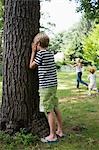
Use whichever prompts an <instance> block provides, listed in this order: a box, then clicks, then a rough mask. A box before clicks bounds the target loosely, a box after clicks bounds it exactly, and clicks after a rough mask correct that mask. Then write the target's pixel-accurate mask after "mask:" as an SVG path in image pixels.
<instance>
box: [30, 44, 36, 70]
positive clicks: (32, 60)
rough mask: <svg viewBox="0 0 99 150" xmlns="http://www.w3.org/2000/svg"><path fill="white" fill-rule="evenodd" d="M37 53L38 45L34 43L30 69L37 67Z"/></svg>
mask: <svg viewBox="0 0 99 150" xmlns="http://www.w3.org/2000/svg"><path fill="white" fill-rule="evenodd" d="M35 54H36V45H35V44H32V54H31V58H30V64H29V68H30V69H34V68H36V67H37V64H36V62H35V61H34V58H35Z"/></svg>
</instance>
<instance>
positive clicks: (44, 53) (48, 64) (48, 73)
mask: <svg viewBox="0 0 99 150" xmlns="http://www.w3.org/2000/svg"><path fill="white" fill-rule="evenodd" d="M34 61H35V62H36V64H37V65H38V76H39V87H40V88H45V87H52V86H56V85H57V74H56V65H55V62H54V55H53V53H51V52H50V51H48V50H40V51H37V53H36V57H35V59H34Z"/></svg>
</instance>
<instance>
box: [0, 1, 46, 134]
mask: <svg viewBox="0 0 99 150" xmlns="http://www.w3.org/2000/svg"><path fill="white" fill-rule="evenodd" d="M39 19H40V2H39V0H5V23H4V54H3V56H4V57H3V62H4V63H3V91H2V105H1V129H3V130H9V131H12V132H14V131H18V130H19V129H20V128H27V127H29V126H31V124H32V131H33V132H36V133H37V134H39V132H40V127H41V133H40V134H39V135H40V136H41V134H42V132H43V129H45V130H46V132H45V134H48V124H47V120H46V118H45V116H44V114H43V115H42V114H40V113H38V112H39V93H38V75H37V69H35V70H34V71H33V70H30V69H29V68H28V65H29V59H30V54H31V43H32V40H33V37H34V36H35V34H37V33H38V32H39V27H40V24H39ZM39 114H40V116H41V117H38V116H39ZM39 119H40V120H39ZM32 121H33V122H32ZM42 121H43V122H42ZM36 122H37V124H36ZM38 124H39V125H38ZM34 125H35V126H34ZM45 126H46V128H45ZM38 127H39V130H38ZM33 128H34V129H35V130H34V129H33ZM43 133H44V132H43Z"/></svg>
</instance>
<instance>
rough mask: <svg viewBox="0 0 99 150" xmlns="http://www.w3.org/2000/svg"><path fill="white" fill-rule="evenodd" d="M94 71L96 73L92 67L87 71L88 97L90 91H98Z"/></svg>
mask: <svg viewBox="0 0 99 150" xmlns="http://www.w3.org/2000/svg"><path fill="white" fill-rule="evenodd" d="M95 71H96V69H95V68H94V67H91V68H90V69H89V72H90V74H89V76H88V79H89V81H90V83H89V86H88V89H89V93H88V95H91V90H96V91H97V92H98V89H97V87H96V74H95Z"/></svg>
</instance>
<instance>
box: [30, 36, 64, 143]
mask: <svg viewBox="0 0 99 150" xmlns="http://www.w3.org/2000/svg"><path fill="white" fill-rule="evenodd" d="M48 45H49V37H48V36H47V35H46V34H44V33H38V34H37V35H36V36H35V37H34V41H33V44H32V54H31V59H30V65H29V67H30V68H31V69H34V68H35V67H37V66H38V76H39V94H40V111H41V112H42V111H43V112H45V114H46V115H47V117H48V123H49V127H50V134H49V135H48V136H47V137H44V138H41V141H42V142H55V141H57V135H58V136H59V137H63V131H62V118H61V113H60V111H59V109H58V98H57V96H56V92H57V74H56V65H55V62H54V55H53V53H51V52H50V51H48ZM55 116H56V119H57V131H56V124H55ZM56 134H57V135H56ZM42 136H43V135H42Z"/></svg>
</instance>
